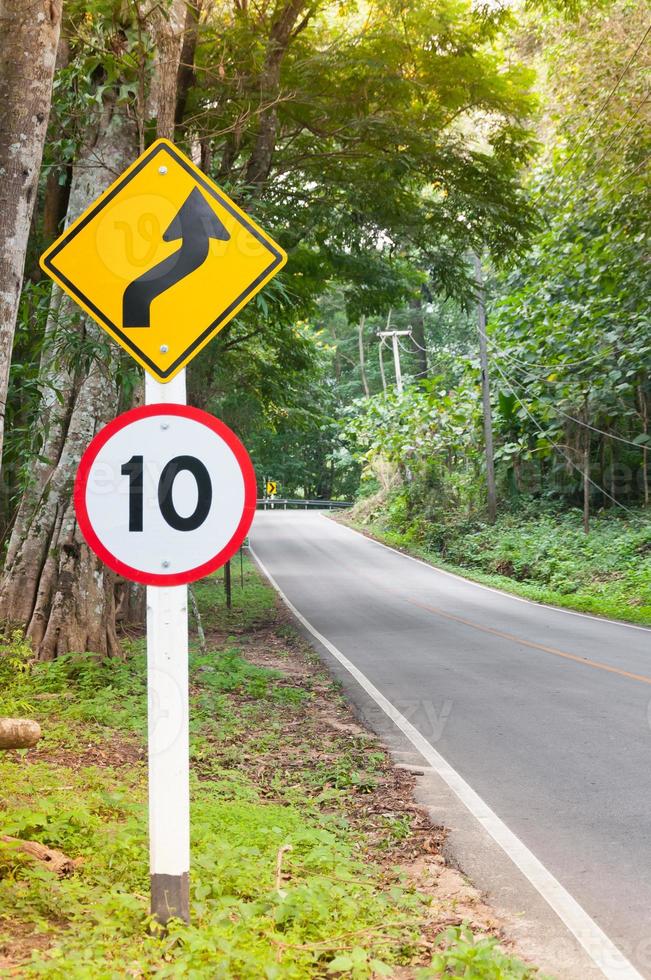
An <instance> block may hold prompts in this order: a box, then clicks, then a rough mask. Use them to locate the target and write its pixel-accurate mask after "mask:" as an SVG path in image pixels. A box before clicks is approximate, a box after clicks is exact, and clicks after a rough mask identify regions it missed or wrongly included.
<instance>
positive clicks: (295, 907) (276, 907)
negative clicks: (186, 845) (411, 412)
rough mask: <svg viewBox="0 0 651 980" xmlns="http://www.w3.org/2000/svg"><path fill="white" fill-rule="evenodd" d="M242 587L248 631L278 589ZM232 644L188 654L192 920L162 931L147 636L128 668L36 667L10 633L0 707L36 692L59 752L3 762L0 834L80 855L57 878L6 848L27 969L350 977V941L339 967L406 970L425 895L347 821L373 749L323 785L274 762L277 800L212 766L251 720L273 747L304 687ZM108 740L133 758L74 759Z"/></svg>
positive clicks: (2, 895)
mask: <svg viewBox="0 0 651 980" xmlns="http://www.w3.org/2000/svg"><path fill="white" fill-rule="evenodd" d="M218 584H219V583H218V581H217V580H216V579H211V580H208V581H206V582H204V583H202V589H201V590H199V589H197V592H198V597H199V602H200V605H201V609H202V613H203V616H204V620H210V621H211V622H212V624H213V627H212V628H213V629H217V630H224V631H226V630H228V628H229V627H230V625H231V617H232V615H233V614H232V613H229V612H228V611H227V610H226V609H225V605H224V602H223V596H222V594H221V590H220V589H218ZM234 597H237V600H238V603H239V610H240V612H239V613H238V615H239V616H240V628H241V629H242V628H245V629H247V630H248V631H251V635H254V633H255V630H256V629H257V628H259V627H261V626H265V625H267V626H268V625H269V623H271V622H273V618H274V609H275V604H274V597H273V592H272V591H271V589H270V588H269V586H267V585H265V584H263V583H262V582H261V579H260V578H259V576H258V575H257V574H256V573H255V571H254V570H253V568H252V566H251V564H250V563H249V562H248V561H247V562H246V564H245V588H244V590H242V589H241V587H240V586H239V583H238V581H237V578H236V576H234ZM242 621H244V622H245V623H246V626H245V627H243V626H242ZM234 642H235V641H233V639H232V638H231V639H228V640H226V642H225V643H224V644H219V645H217V646H214V647H212V648H211V649H210V650H209V651H208V652H207V653H205V654H201V653H196V652H195V653H193V655H192V658H191V664H190V671H191V685H192V708H191V727H192V757H193V764H194V767H195V773H194V775H193V781H192V788H191V795H192V894H191V902H192V924H191V925H190V926H187V925H185V924H182V923H179V922H172V923H171V924H170V927H169V929H168V932H167V934H166V935H161V934H160V933H158V932H156V931H155V930H153V931H152V930H151V929H150V928H149V927H150V925H151V924H150V922H149V918H148V910H147V904H148V902H147V897H146V896H147V890H148V854H147V842H146V807H145V800H146V769H145V763H144V759H143V758H142V755H143V753H142V748H143V737H144V720H145V710H146V708H145V697H144V676H145V665H144V661H143V657H142V654H141V652H140V646H141V644H140V643H139V642H138V643H135V644H134V647H133V649H132V650H131V651H130V654H129V656H128V658H127V659H126V660H125V661H119V660H109V661H105V662H101V661H99V660H98V659H97V658H95V657H92V656H85V657H83V656H82V657H66V658H62V659H61V660H60V661H55V662H53V663H45V664H39V663H35V662H33V658H32V657H31V652H30V650H29V646H28V645H27V644H26V643H25V641H24V639H23V637H22V635H21V634H20V633H15V634H13V635H12V636H10V637H7V638H6V640H5V642H4V644H3V646H2V650H1V651H0V680H2V688H3V696H4V697H5V698H6V701H5V703H6V704H12V703H16V702H17V701H19V700H20V699H21V698H23V697H25V696H27V695H29V696H30V697H31V699H32V708H33V712H32V713H33V714H34V716H35V717H36V718H37V719H38V720H39V721H40V722H41V724H42V726H43V729H44V740H43V741H42V742H41V745H43V744H45V749H46V752H47V751H53V752H55V753H57V752H59V753H61V752H62V753H63V761H60V762H59V763H58V764H57V763H56V762H54V761H47V762H46V761H36V760H30V759H28V760H26V761H24V760H17V759H15V758H12V756H11V755H10V754H8V753H4V754H3V755H2V758H0V781H1V782H2V786H3V802H2V804H1V806H2V824H3V831H4V832H5V833H8V834H10V835H13V836H16V837H22V838H30V839H34V840H38V841H41V842H42V843H45V844H49V845H51V846H54V847H57V848H59V849H60V850H62V851H64V853H66V854H68V855H70V856H73V857H75V858H76V857H81V858H83V859H84V861H83V864H82V865H81V868H80V869H78V870H77V872H76V873H75V874H74V875H72V876H70V877H68V878H62V879H57V878H55V877H54V876H53V875H52V874H50V873H49V872H47V871H44V870H41V869H39V868H36V867H35V866H34V865H33V864H32V863H31V862H29V860H27V859H24V858H22V857H17V855H16V852H15V850H13V849H12V848H11V847H10V846H8V845H7V846H3V847H2V848H1V849H0V907H1V908H2V910H3V911H2V912H0V943H3V942H6V943H9V944H10V942H11V940H10V938H9V937H10V936H11V934H12V932H14V933H15V930H16V929H23V930H25V931H26V933H29V932H30V930H35V931H36V933H42V934H44V935H45V936H47V937H49V939H50V942H51V948H49V949H48V950H47V951H46V952H40V951H38V950H37V949H35V950H34V953H33V955H32V958H31V961H30V962H29V964H28V965H23V966H22V967H21V975H22V976H25V977H39V976H47V977H49V978H52V980H56V978H61V980H64V978H65V980H68V978H79V980H86V978H89V977H91V976H92V977H93V978H95V977H98V978H101V980H103V978H106V980H109V978H111V980H112V978H117V977H122V976H125V975H127V974H129V973H131V972H137V973H138V974H140V975H145V976H149V975H152V974H154V973H155V974H156V975H157V976H159V975H160V976H162V977H185V976H187V977H196V976H203V975H205V973H206V972H210V973H211V974H212V975H215V976H219V977H224V978H226V977H233V976H237V977H241V978H243V980H246V978H250V980H259V978H260V977H269V978H275V977H277V978H280V977H282V978H295V980H303V978H305V977H307V976H323V975H324V974H326V973H328V971H330V972H331V973H333V974H335V973H337V972H342V970H343V969H344V968H343V967H342V965H341V964H342V961H341V960H339V961H337V957H341V956H344V957H345V956H348V955H349V952H348V951H349V948H350V947H351V937H353V939H352V945H353V946H354V949H353V950H352V951H351V952H350V955H351V956H352V964H353V965H352V966H351V967H350V969H349V968H348V967H346V968H345V971H347V972H348V973H349V974H350V975H354V976H356V977H360V978H367V977H368V978H370V977H371V975H372V974H373V972H374V971H375V972H376V973H377V972H378V971H380V970H382V969H384V967H383V966H382V964H399V963H406V962H408V961H409V959H410V957H411V955H412V954H413V952H414V951H415V950H416V945H415V940H416V938H417V935H418V928H419V920H420V913H421V910H422V908H423V900H422V898H421V897H420V896H418V895H417V894H415V893H414V891H413V890H412V889H410V888H409V887H406V886H405V887H403V886H402V885H399V884H397V883H396V884H394V885H393V887H392V888H390V889H386V888H385V887H384V886H383V874H384V872H382V871H381V870H380V869H379V868H376V867H375V866H374V865H373V863H372V862H369V861H368V860H367V859H366V858H365V856H364V855H365V841H364V837H363V835H361V834H360V833H358V832H356V831H355V832H353V831H352V830H351V828H350V826H349V824H348V822H347V821H346V820H345V819H342V817H341V816H340V813H341V811H342V801H343V798H344V796H345V795H346V794H348V793H358V792H364V791H366V790H368V789H369V788H370V786H371V781H372V778H373V777H372V772H373V768H374V766H378V767H380V766H381V765H382V761H383V758H384V756H383V755H382V754H381V753H368V752H367V751H366V747H365V746H362V745H360V747H359V750H358V751H354V752H353V751H352V750H349V752H348V754H347V755H345V756H344V755H342V757H341V760H340V763H339V764H338V765H337V766H336V767H335V768H336V770H337V771H336V773H334V772H330V773H327V772H326V771H325V770H324V771H323V772H322V773H321V776H320V777H319V778H318V779H316V780H315V776H314V773H313V772H312V771H311V770H309V769H306V770H305V771H301V770H300V769H299V770H297V771H295V772H294V773H293V778H292V780H291V785H290V786H288V785H286V783H287V779H286V775H285V776H283V773H282V772H280V773H279V774H278V776H277V777H274V780H273V787H274V793H275V795H276V797H277V801H274V802H271V801H269V800H268V799H267V798H266V797H267V792H266V790H267V787H266V786H265V787H264V789H265V793H264V796H262V795H261V793H260V789H259V787H258V786H257V785H256V784H255V783H254V782H253V781H252V780H251V779H250V777H249V775H248V769H247V766H244V765H241V766H240V768H239V769H235V768H233V769H229V768H228V766H227V765H226V764H225V760H226V755H225V754H222V756H221V758H222V763H221V765H217V764H216V763H215V759H214V753H215V751H216V748H217V747H219V746H225V745H226V744H228V743H229V741H230V740H232V741H233V743H234V752H235V754H234V756H233V762H234V764H235V763H238V762H239V761H240V760H239V753H240V751H241V748H240V743H241V742H242V735H240V734H238V733H243V732H244V731H246V733H247V736H248V737H249V738H250V731H249V729H250V728H251V727H254V728H255V727H257V728H258V729H259V734H258V742H257V744H258V754H259V755H260V757H261V758H262V757H263V755H264V754H266V753H269V752H271V753H273V751H274V747H276V748H277V747H278V736H277V735H276V734H275V731H276V728H277V725H278V723H279V720H280V717H281V715H282V716H283V717H286V716H287V713H289V715H290V716H293V715H295V717H296V718H297V719H299V718H300V716H301V711H302V705H303V704H304V703H305V699H306V698H308V697H309V696H310V695H309V690H305V689H304V688H296V687H295V686H294V685H293V684H292V683H291V678H289V677H286V676H284V675H283V674H282V672H281V671H279V670H276V669H273V670H272V669H267V668H262V667H259V666H256V665H254V664H251V663H249V662H248V661H247V660H246V658H245V657H244V656H243V655H242V653H241V652H240V651H238V650H237V649H236V648H235V647H234V645H233V643H234ZM278 652H280V651H278ZM234 695H237V697H238V698H239V699H240V700H239V707H238V708H237V709H236V708H235V706H234V703H233V701H232V700H231V698H232V697H233V696H234ZM0 710H3V709H1V708H0ZM115 741H117V742H118V743H119V745H120V746H121V747H122V751H125V750H127V749H128V750H129V751H131V752H132V754H133V757H134V761H133V762H132V763H131V764H129V765H121V766H119V767H118V766H117V765H116V766H112V765H106V764H103V765H101V766H97V765H93V764H86V763H85V762H84V761H83V758H80V753H85V752H87V751H89V750H90V752H91V755H92V754H93V753H97V754H98V755H99V757H100V758H101V757H102V756H103V755H105V754H106V753H110V751H111V750H112V748H113V743H114V742H115ZM253 744H254V742H253V741H250V742H249V745H250V746H252V745H253ZM211 747H212V756H211ZM248 751H251V749H250V748H249V749H248ZM138 756H140V759H138ZM68 758H69V759H70V760H71V762H70V763H67V762H66V761H65V760H66V759H68ZM362 759H363V760H364V764H365V765H366V767H367V768H366V771H364V770H362V768H361V766H360V762H361V760H362ZM135 760H137V761H135ZM314 794H317V797H316V800H315V799H314ZM324 801H327V803H326V805H325V806H323V803H324ZM402 832H403V831H401V830H399V831H397V832H396V833H398V834H400V833H402ZM288 845H289V846H290V847H291V850H289V851H287V852H286V854H285V857H284V864H283V868H284V871H285V872H286V878H287V880H286V881H284V882H283V884H282V887H281V888H277V887H276V873H277V868H276V866H277V860H278V854H279V850H280V848H281V847H287V846H288ZM62 927H63V928H62ZM7 930H8V931H7ZM5 933H6V936H7V938H5ZM39 945H40V944H39ZM344 962H347V961H346V960H344ZM351 971H353V972H351Z"/></svg>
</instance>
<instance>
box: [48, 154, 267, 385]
mask: <svg viewBox="0 0 651 980" xmlns="http://www.w3.org/2000/svg"><path fill="white" fill-rule="evenodd" d="M286 261H287V256H286V255H285V253H284V252H283V250H282V249H281V248H280V247H279V246H278V245H276V243H275V242H274V241H273V240H272V239H271V238H270V237H269V235H267V234H266V232H264V231H263V230H262V228H260V227H259V226H258V225H257V224H256V223H255V222H254V221H252V219H251V218H250V217H249V216H248V215H247V214H245V213H244V211H242V210H241V208H239V207H238V206H237V205H236V204H235V203H234V202H233V201H231V199H230V198H229V197H228V196H227V195H226V194H224V192H223V191H221V190H220V189H219V187H217V185H216V184H214V183H213V182H212V180H210V179H209V178H208V177H206V175H205V174H203V173H202V172H201V170H199V169H198V168H197V167H195V165H194V164H193V163H192V161H191V160H189V159H188V157H186V156H185V154H183V153H181V152H180V151H179V150H178V149H177V148H176V147H175V146H174V144H173V143H170V142H169V141H168V140H162V139H161V140H157V141H156V142H155V143H154V144H153V145H152V146H151V147H150V148H149V149H148V150H146V151H145V153H143V154H142V156H141V157H139V158H138V159H137V160H136V161H135V163H133V164H132V165H131V166H130V167H129V168H128V169H127V170H125V172H124V173H123V174H122V176H121V177H119V178H118V180H116V181H115V183H114V184H112V185H111V186H110V187H109V188H108V189H107V190H106V191H105V192H104V193H103V194H102V195H101V196H100V197H98V199H97V200H96V201H95V202H94V204H92V205H91V206H90V207H89V208H88V210H87V211H85V212H84V214H82V215H81V217H79V218H78V219H77V220H76V221H75V222H74V223H73V224H71V225H70V227H68V228H67V229H66V230H65V232H64V233H63V235H61V237H60V238H59V239H57V241H56V242H54V244H53V245H51V246H50V248H48V249H47V251H46V252H44V253H43V255H42V256H41V266H42V268H43V269H44V270H45V272H47V273H48V275H50V276H51V277H52V278H53V279H54V280H55V282H57V283H58V284H59V286H61V288H62V289H64V290H65V291H66V293H68V294H69V295H70V296H71V297H72V298H73V299H74V300H75V301H76V302H77V303H79V305H80V306H81V307H83V309H84V310H86V312H87V313H89V314H90V315H91V316H92V317H93V318H94V319H95V320H96V321H97V322H98V323H99V324H100V326H102V327H104V329H105V330H107V331H108V333H110V334H111V336H112V337H113V338H114V339H115V340H117V342H118V343H119V344H121V345H122V347H124V349H125V350H126V351H128V353H129V354H131V356H132V357H134V358H135V359H136V360H137V361H138V363H139V364H141V365H142V366H143V367H144V368H145V370H147V371H149V372H150V373H151V374H152V375H153V376H154V377H155V378H157V380H159V381H169V380H170V379H171V378H173V377H174V375H175V374H176V373H177V372H178V371H180V370H181V368H182V367H184V366H185V365H186V364H187V363H188V361H190V360H191V359H192V358H193V357H194V355H195V354H197V353H198V352H199V351H200V350H201V349H202V347H205V345H206V344H207V343H208V341H209V340H211V339H212V338H213V337H214V336H215V334H217V333H218V332H219V331H220V330H221V329H222V327H224V326H225V325H226V324H227V323H228V322H229V320H231V319H232V318H233V317H234V316H235V315H236V314H237V313H238V311H239V310H241V309H242V307H243V306H245V305H246V303H248V302H249V300H250V299H252V298H253V297H254V296H255V294H256V293H257V292H259V290H261V289H262V288H263V286H265V285H266V283H268V282H269V280H270V279H271V278H272V277H273V276H275V274H276V273H277V272H278V270H279V269H281V268H282V266H283V265H284V264H285V262H286Z"/></svg>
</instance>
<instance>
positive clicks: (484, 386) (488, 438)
mask: <svg viewBox="0 0 651 980" xmlns="http://www.w3.org/2000/svg"><path fill="white" fill-rule="evenodd" d="M473 258H474V265H475V284H476V286H477V329H478V332H479V360H480V363H481V390H482V405H483V409H484V450H485V453H486V487H487V505H488V522H489V524H494V523H495V520H496V517H497V492H496V489H495V454H494V451H493V413H492V408H491V393H490V378H489V374H488V344H487V340H486V297H485V292H484V276H483V273H482V268H481V260H480V258H479V256H478V255H474V257H473Z"/></svg>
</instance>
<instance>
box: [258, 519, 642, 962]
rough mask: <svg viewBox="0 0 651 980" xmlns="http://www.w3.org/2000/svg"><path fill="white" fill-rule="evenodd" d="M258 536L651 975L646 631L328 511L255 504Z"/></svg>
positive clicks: (360, 659)
mask: <svg viewBox="0 0 651 980" xmlns="http://www.w3.org/2000/svg"><path fill="white" fill-rule="evenodd" d="M251 541H252V545H253V548H254V551H255V554H256V555H257V556H258V557H259V559H260V560H261V561H262V563H263V564H264V566H265V567H266V568H267V569H268V571H269V572H270V573H271V575H272V576H273V578H274V579H275V581H276V582H277V584H278V586H279V587H280V589H281V590H282V591H283V592H284V594H285V595H286V596H287V598H288V599H289V601H290V602H291V603H292V604H293V606H294V607H296V609H297V610H298V611H299V612H300V613H301V614H302V616H304V617H305V619H306V620H307V621H308V622H309V623H310V624H311V625H312V627H313V628H314V629H316V630H317V631H318V632H319V633H320V634H322V636H323V637H325V638H326V639H327V640H328V641H330V643H331V644H333V645H334V646H335V647H336V648H337V650H338V651H341V653H342V654H343V655H344V656H345V657H346V658H348V660H349V661H351V662H352V664H354V666H355V667H356V668H357V669H358V670H359V671H361V672H362V673H363V674H364V675H365V677H366V678H368V680H369V681H370V683H371V684H372V685H374V687H375V688H377V689H378V691H379V692H381V694H382V695H384V697H385V698H387V699H388V700H389V701H390V702H391V704H392V705H394V706H395V708H397V710H398V711H399V712H400V713H401V714H402V715H403V716H404V717H406V718H407V719H408V720H409V722H410V723H411V725H412V726H413V727H414V728H415V729H416V730H417V731H418V733H420V735H422V736H423V737H424V738H425V739H426V740H427V742H428V743H429V744H430V745H431V746H433V747H434V749H435V750H436V752H438V753H440V755H441V756H442V757H443V759H444V760H445V762H447V763H449V765H450V766H452V767H453V768H454V770H456V772H457V773H458V774H459V775H460V776H461V777H462V778H463V780H465V781H466V783H468V784H469V786H470V787H471V788H472V790H474V791H475V793H477V794H479V796H480V797H481V798H482V800H483V801H485V803H487V804H488V806H489V807H490V808H491V809H492V810H493V811H494V812H495V813H496V814H497V816H498V817H499V818H501V821H503V822H504V824H506V826H507V828H509V829H510V831H512V832H513V833H514V834H515V835H517V837H518V838H519V839H520V841H522V842H523V844H524V845H526V847H527V848H528V849H529V850H530V851H531V852H533V855H535V857H536V858H538V859H539V861H540V862H542V864H543V865H544V866H545V868H546V869H547V870H548V871H549V872H550V873H551V874H552V875H553V876H554V877H555V878H556V879H557V880H558V881H559V882H560V883H561V885H563V886H564V888H565V889H566V890H567V891H568V892H569V893H570V896H572V897H573V898H574V899H576V901H577V902H578V903H580V905H581V906H582V908H583V909H584V910H585V911H586V912H587V913H588V915H589V916H590V917H591V918H592V919H593V920H594V922H595V923H597V925H598V926H599V927H601V929H602V930H603V932H605V933H606V935H607V936H608V937H609V939H610V940H612V941H613V942H614V943H615V944H616V946H617V947H618V948H619V949H620V950H621V951H622V952H623V953H624V955H625V956H626V957H627V959H628V961H629V962H630V963H631V964H633V966H634V967H635V969H636V970H637V971H639V973H640V974H641V975H643V976H650V977H651V830H650V827H651V766H650V765H649V763H650V760H651V630H646V629H643V628H640V627H634V626H626V625H624V624H619V623H614V622H611V621H607V620H599V619H596V618H593V617H589V616H582V615H578V614H572V613H570V612H566V611H563V610H556V609H551V608H548V607H545V606H540V605H537V604H535V603H530V602H526V601H522V600H520V599H518V598H516V597H513V596H509V595H506V594H504V593H501V592H498V591H496V590H493V589H488V588H484V587H482V586H479V585H476V584H475V583H472V582H468V581H466V580H464V579H461V578H458V577H456V576H453V575H449V574H447V573H445V572H442V571H440V570H437V569H434V568H431V567H430V566H428V565H425V564H423V563H420V562H417V561H414V560H412V559H409V558H408V557H406V556H403V555H400V554H398V553H397V552H395V551H392V550H390V549H387V548H385V547H383V546H382V545H380V544H378V543H377V542H374V541H372V540H370V539H367V538H365V537H363V536H362V535H359V534H357V533H355V532H353V531H351V530H350V529H348V528H345V527H342V526H340V525H338V524H336V523H335V522H333V521H331V520H329V519H328V518H327V517H325V516H324V515H322V514H315V513H309V512H308V513H305V512H300V511H294V512H292V511H287V512H264V513H260V512H259V513H258V514H257V515H256V519H255V522H254V526H253V530H252V533H251ZM625 973H626V971H625V970H624V971H623V973H621V975H622V976H623V975H624V974H625ZM609 975H611V976H615V975H618V974H617V971H616V970H613V971H611V972H610V974H609Z"/></svg>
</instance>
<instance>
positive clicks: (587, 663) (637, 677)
mask: <svg viewBox="0 0 651 980" xmlns="http://www.w3.org/2000/svg"><path fill="white" fill-rule="evenodd" d="M396 594H397V593H396ZM402 598H403V599H405V601H406V602H409V603H411V604H412V605H413V606H418V607H419V608H420V609H425V610H427V612H431V613H435V614H436V615H437V616H443V618H444V619H450V620H452V622H454V623H461V624H462V625H463V626H470V627H471V628H472V629H474V630H479V631H480V632H481V633H490V634H491V635H492V636H499V637H500V639H502V640H509V641H510V642H511V643H518V644H520V646H523V647H530V648H531V649H532V650H542V652H543V653H551V654H553V656H555V657H563V658H564V659H565V660H574V661H575V662H576V663H578V664H583V666H584V667H594V668H596V669H597V670H606V671H608V673H609V674H619V676H620V677H626V678H627V679H628V680H631V681H640V682H641V683H642V684H651V677H646V676H645V675H644V674H632V673H631V672H630V671H628V670H622V669H621V667H611V666H610V664H602V663H601V662H600V661H598V660H590V659H589V658H588V657H579V656H578V655H577V654H575V653H568V652H567V651H566V650H558V649H557V648H556V647H548V646H545V644H544V643H536V642H535V641H534V640H523V639H522V637H520V636H516V635H515V634H514V633H505V632H504V631H503V630H498V629H495V628H494V627H492V626H482V625H481V624H480V623H475V622H473V621H472V620H471V619H465V617H463V616H455V615H454V613H449V612H446V611H445V610H444V609H440V608H439V607H438V606H430V605H429V603H427V602H419V600H418V599H410V598H409V597H408V596H403V597H402Z"/></svg>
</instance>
